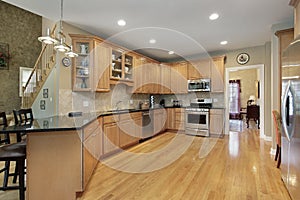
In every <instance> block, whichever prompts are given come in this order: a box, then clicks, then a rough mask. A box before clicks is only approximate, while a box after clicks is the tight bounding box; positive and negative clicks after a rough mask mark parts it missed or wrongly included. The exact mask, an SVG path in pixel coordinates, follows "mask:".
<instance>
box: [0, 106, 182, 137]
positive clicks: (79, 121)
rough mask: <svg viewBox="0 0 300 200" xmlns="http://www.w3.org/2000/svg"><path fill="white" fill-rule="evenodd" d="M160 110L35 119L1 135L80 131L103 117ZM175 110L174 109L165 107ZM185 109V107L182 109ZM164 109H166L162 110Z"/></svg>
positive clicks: (106, 112) (126, 110) (112, 111)
mask: <svg viewBox="0 0 300 200" xmlns="http://www.w3.org/2000/svg"><path fill="white" fill-rule="evenodd" d="M161 108H162V107H158V108H147V109H121V110H109V111H97V112H91V113H83V114H81V115H77V116H73V117H70V116H67V115H63V116H53V117H46V118H40V119H35V120H34V121H33V122H32V123H31V124H24V125H16V126H15V125H13V126H8V127H5V128H3V129H0V133H7V132H9V133H17V132H28V133H29V132H50V131H67V130H78V129H82V128H84V127H85V126H86V125H88V124H89V123H91V122H93V121H94V120H96V119H97V118H99V117H101V116H108V115H115V114H124V113H131V112H142V111H148V110H155V109H161ZM165 108H174V107H165ZM181 108H183V107H181ZM162 109H164V108H162Z"/></svg>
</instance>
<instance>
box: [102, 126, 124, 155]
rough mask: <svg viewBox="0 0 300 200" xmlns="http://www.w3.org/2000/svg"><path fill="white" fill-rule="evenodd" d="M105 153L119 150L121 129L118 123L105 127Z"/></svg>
mask: <svg viewBox="0 0 300 200" xmlns="http://www.w3.org/2000/svg"><path fill="white" fill-rule="evenodd" d="M103 132H104V133H103V153H104V154H106V153H110V152H112V151H115V150H117V149H118V148H119V146H120V143H119V128H118V126H117V123H109V124H104V125H103Z"/></svg>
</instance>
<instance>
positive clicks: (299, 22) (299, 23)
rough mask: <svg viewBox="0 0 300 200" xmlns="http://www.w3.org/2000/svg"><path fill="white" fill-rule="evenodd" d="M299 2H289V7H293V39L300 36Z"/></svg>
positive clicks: (291, 0)
mask: <svg viewBox="0 0 300 200" xmlns="http://www.w3.org/2000/svg"><path fill="white" fill-rule="evenodd" d="M299 2H300V1H299V0H290V2H289V5H290V6H293V7H294V38H295V39H296V38H297V37H298V36H299V35H300V3H299Z"/></svg>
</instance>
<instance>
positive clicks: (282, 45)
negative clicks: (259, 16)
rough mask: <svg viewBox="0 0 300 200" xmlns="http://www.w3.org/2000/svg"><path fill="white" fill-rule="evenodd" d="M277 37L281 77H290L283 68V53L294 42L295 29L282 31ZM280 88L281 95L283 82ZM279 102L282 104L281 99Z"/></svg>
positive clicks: (279, 84)
mask: <svg viewBox="0 0 300 200" xmlns="http://www.w3.org/2000/svg"><path fill="white" fill-rule="evenodd" d="M275 35H276V36H277V37H278V40H279V50H278V58H279V65H278V66H279V69H278V70H279V77H282V76H289V75H288V73H286V72H287V69H288V68H286V67H284V68H282V53H283V51H284V49H286V48H287V47H288V45H289V44H290V43H291V42H292V41H293V40H294V29H293V28H290V29H285V30H280V31H277V32H276V33H275ZM278 88H279V90H280V91H279V94H281V88H282V86H281V80H279V81H278ZM278 102H280V99H278Z"/></svg>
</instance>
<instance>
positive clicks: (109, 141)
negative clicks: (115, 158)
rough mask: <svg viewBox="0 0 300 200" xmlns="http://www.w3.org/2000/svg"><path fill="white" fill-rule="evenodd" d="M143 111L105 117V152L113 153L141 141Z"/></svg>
mask: <svg viewBox="0 0 300 200" xmlns="http://www.w3.org/2000/svg"><path fill="white" fill-rule="evenodd" d="M141 134H142V113H141V112H133V113H124V114H118V115H109V116H104V117H103V153H104V154H111V153H114V152H116V151H117V150H119V149H120V148H126V147H128V146H130V145H133V144H136V143H138V142H139V140H140V137H141Z"/></svg>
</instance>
